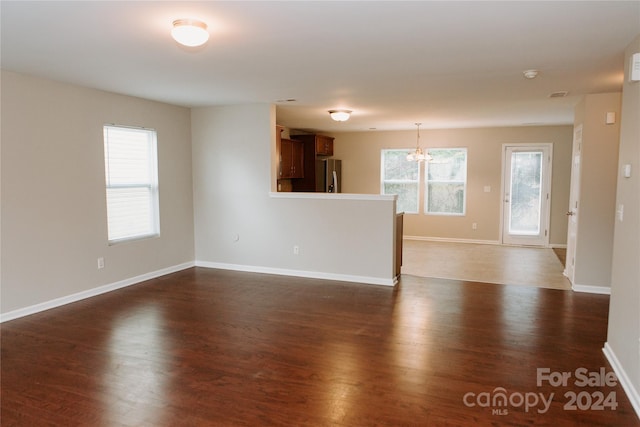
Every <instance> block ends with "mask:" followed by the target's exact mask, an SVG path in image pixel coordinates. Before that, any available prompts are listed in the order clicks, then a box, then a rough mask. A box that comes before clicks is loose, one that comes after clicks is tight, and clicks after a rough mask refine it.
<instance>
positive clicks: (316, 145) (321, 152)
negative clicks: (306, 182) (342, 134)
mask: <svg viewBox="0 0 640 427" xmlns="http://www.w3.org/2000/svg"><path fill="white" fill-rule="evenodd" d="M291 138H293V139H295V140H298V141H302V142H304V143H305V144H306V145H307V146H309V148H311V150H310V152H311V155H312V156H313V157H315V156H333V138H332V137H330V136H325V135H292V136H291ZM307 150H308V151H307V152H309V149H307ZM314 161H315V159H314Z"/></svg>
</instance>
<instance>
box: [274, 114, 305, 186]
mask: <svg viewBox="0 0 640 427" xmlns="http://www.w3.org/2000/svg"><path fill="white" fill-rule="evenodd" d="M283 130H284V128H283V127H282V126H277V127H276V151H277V155H278V160H279V161H278V179H291V178H304V144H303V143H302V141H297V140H293V139H287V138H282V131H283Z"/></svg>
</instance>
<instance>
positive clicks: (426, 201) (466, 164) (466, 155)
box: [423, 147, 469, 216]
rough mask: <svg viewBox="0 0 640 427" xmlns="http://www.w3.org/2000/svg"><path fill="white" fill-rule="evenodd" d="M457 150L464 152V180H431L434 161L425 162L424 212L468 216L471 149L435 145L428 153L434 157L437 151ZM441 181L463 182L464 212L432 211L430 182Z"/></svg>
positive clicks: (445, 182) (442, 182) (447, 182)
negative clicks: (430, 205) (431, 166)
mask: <svg viewBox="0 0 640 427" xmlns="http://www.w3.org/2000/svg"><path fill="white" fill-rule="evenodd" d="M452 150H457V151H461V152H464V180H462V181H460V180H430V179H429V165H430V164H432V161H427V162H425V172H424V204H423V209H424V214H425V215H433V216H466V214H467V181H468V177H467V171H468V167H469V150H468V149H467V147H437V148H436V147H434V148H430V149H428V150H427V153H428V154H429V155H430V156H431V157H433V154H434V152H437V151H452ZM433 183H441V184H462V187H463V190H462V191H463V193H462V194H463V195H462V212H431V211H430V210H429V184H433Z"/></svg>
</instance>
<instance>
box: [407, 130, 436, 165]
mask: <svg viewBox="0 0 640 427" xmlns="http://www.w3.org/2000/svg"><path fill="white" fill-rule="evenodd" d="M421 124H422V123H416V126H417V127H418V138H417V139H416V150H415V151H412V152H411V153H409V154H407V160H408V161H410V162H422V161H424V160H426V161H429V160H431V159H432V157H431V156H430V155H429V154H425V153H424V151H422V148H420V125H421Z"/></svg>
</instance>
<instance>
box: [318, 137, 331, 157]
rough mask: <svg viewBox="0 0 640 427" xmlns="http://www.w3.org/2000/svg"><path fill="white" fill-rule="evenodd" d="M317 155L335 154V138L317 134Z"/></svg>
mask: <svg viewBox="0 0 640 427" xmlns="http://www.w3.org/2000/svg"><path fill="white" fill-rule="evenodd" d="M316 155H317V156H333V138H331V137H328V136H324V135H316Z"/></svg>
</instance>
